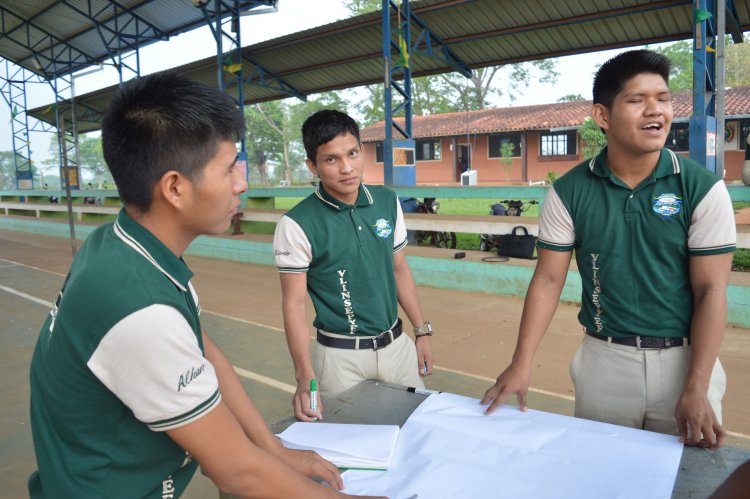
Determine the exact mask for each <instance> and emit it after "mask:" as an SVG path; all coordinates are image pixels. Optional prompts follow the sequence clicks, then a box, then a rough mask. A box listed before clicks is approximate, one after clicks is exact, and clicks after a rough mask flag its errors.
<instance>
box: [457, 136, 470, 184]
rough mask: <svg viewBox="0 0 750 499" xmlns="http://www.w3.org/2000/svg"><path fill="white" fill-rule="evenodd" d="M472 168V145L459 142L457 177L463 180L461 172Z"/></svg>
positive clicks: (458, 180)
mask: <svg viewBox="0 0 750 499" xmlns="http://www.w3.org/2000/svg"><path fill="white" fill-rule="evenodd" d="M470 169H471V147H470V145H469V144H458V145H457V146H456V178H455V180H456V181H457V182H460V181H461V174H462V173H463V172H465V171H467V170H470Z"/></svg>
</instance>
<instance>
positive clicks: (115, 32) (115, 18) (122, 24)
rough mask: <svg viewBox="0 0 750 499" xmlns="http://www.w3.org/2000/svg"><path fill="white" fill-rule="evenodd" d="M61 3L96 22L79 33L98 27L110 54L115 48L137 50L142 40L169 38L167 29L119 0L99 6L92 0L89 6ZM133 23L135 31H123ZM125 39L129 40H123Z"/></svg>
mask: <svg viewBox="0 0 750 499" xmlns="http://www.w3.org/2000/svg"><path fill="white" fill-rule="evenodd" d="M151 1H153V0H148V1H146V2H144V3H141V4H139V5H138V7H142V6H143V5H144V4H147V3H151ZM58 4H62V5H65V6H66V7H68V8H69V9H70V10H72V11H73V12H75V13H76V14H78V15H80V16H81V17H84V18H85V19H88V20H89V21H91V22H92V23H93V24H94V26H93V27H92V28H89V29H87V30H85V31H83V32H82V33H79V34H77V35H76V36H80V34H85V33H88V32H89V31H91V30H96V31H97V33H98V34H99V38H100V39H101V40H102V43H103V44H104V46H105V47H106V48H107V51H108V52H109V53H110V54H112V52H114V51H117V52H120V51H122V50H135V49H137V47H138V44H139V43H140V41H141V40H167V39H169V35H168V34H167V33H165V32H164V31H162V30H161V29H159V28H158V27H157V26H154V25H153V24H151V23H149V22H148V21H146V20H145V19H143V17H141V16H139V15H138V14H136V13H135V9H133V8H128V7H125V6H124V5H122V4H120V3H119V2H116V1H113V0H109V1H108V2H107V5H106V6H105V7H104V8H101V9H99V10H95V8H94V7H93V5H92V0H87V2H86V4H87V8H86V10H82V9H80V8H78V6H76V5H73V4H72V3H71V2H70V0H58ZM107 14H108V15H107ZM132 26H135V34H129V33H125V32H124V30H125V29H127V28H129V27H132ZM123 41H124V42H126V43H123ZM114 43H116V49H113V47H112V45H113V44H114Z"/></svg>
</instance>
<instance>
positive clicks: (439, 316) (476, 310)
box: [0, 231, 750, 499]
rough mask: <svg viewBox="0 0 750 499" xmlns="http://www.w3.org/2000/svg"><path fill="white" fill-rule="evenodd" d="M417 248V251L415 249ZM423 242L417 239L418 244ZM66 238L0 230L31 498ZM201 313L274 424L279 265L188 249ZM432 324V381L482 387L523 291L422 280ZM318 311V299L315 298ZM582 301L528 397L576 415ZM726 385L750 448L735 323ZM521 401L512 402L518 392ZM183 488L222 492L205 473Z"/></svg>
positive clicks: (9, 470) (16, 466) (282, 381)
mask: <svg viewBox="0 0 750 499" xmlns="http://www.w3.org/2000/svg"><path fill="white" fill-rule="evenodd" d="M412 250H413V249H410V251H412ZM416 250H418V248H416ZM70 255H71V250H70V243H69V241H68V240H66V239H64V238H56V237H49V236H40V235H33V234H27V233H20V232H11V231H0V317H2V320H0V339H2V341H3V345H4V348H3V349H2V350H0V396H2V400H3V401H4V403H3V404H2V406H1V407H0V441H2V442H3V445H2V447H1V448H0V497H9V498H16V497H25V496H27V493H26V479H27V477H28V475H29V474H30V473H31V471H33V470H34V469H35V462H34V454H33V447H32V443H31V434H30V429H29V422H28V420H29V418H28V397H29V394H28V365H29V360H30V358H31V352H32V349H33V346H34V343H35V341H36V337H37V335H38V331H39V327H40V326H41V324H42V322H43V320H44V318H45V317H46V314H47V313H48V311H49V307H50V302H51V301H52V300H53V299H54V297H55V296H56V294H57V292H58V290H59V287H60V285H61V284H62V280H63V278H64V274H65V273H66V272H67V269H68V266H69V264H70V261H71V256H70ZM187 260H188V263H189V265H190V266H191V268H192V269H193V271H194V272H195V274H196V277H195V280H194V284H195V286H196V289H197V291H198V293H199V296H200V299H201V307H202V309H203V315H202V321H203V325H204V327H205V328H206V330H207V331H208V333H209V334H210V335H211V336H212V337H213V338H214V339H215V340H216V341H217V343H218V344H219V345H220V346H221V347H222V349H223V350H224V351H225V352H226V353H227V354H228V356H229V357H230V359H231V361H232V363H233V364H234V365H235V367H236V368H237V369H238V371H239V373H240V375H241V378H242V380H243V384H244V386H245V389H246V390H247V391H248V393H249V394H250V397H251V398H252V399H253V401H254V402H255V403H256V405H257V406H258V407H259V409H260V411H261V412H262V414H263V415H264V417H265V418H266V421H268V422H269V423H271V422H274V421H277V420H279V419H282V418H284V417H287V416H289V415H290V414H291V405H290V401H291V392H292V391H293V389H294V388H293V386H294V377H293V370H292V363H291V361H290V359H289V354H288V351H287V348H286V342H285V339H284V334H283V331H282V318H281V312H280V289H279V284H278V276H277V273H276V270H275V269H274V268H272V267H265V266H258V265H248V264H239V263H233V262H226V261H219V260H212V259H206V258H197V257H189V258H187ZM420 296H421V300H422V303H423V308H424V310H425V315H426V317H428V318H429V319H430V320H431V321H432V322H433V324H434V327H435V337H434V342H433V344H434V351H435V355H436V365H437V368H436V370H435V374H434V375H433V376H431V377H430V378H429V379H428V380H427V385H428V387H429V388H433V389H439V390H443V391H449V392H453V393H459V394H462V395H467V396H473V397H481V395H482V394H483V393H484V391H485V390H486V389H487V388H488V387H489V386H490V385H491V384H492V382H493V381H494V377H495V376H497V374H498V373H499V372H500V371H501V370H502V369H503V368H504V367H505V365H506V364H507V362H508V361H509V359H510V356H511V354H512V352H513V347H514V345H515V338H516V333H517V328H518V321H519V319H520V315H521V308H522V301H521V300H520V299H515V298H504V297H498V296H490V295H484V294H479V293H459V292H453V291H445V290H438V289H433V288H420ZM309 309H310V310H309V313H310V317H311V319H312V307H309ZM577 313H578V308H577V307H576V306H572V305H561V306H560V307H559V308H558V311H557V313H556V315H555V318H554V320H553V324H552V325H551V327H550V330H549V331H548V333H547V335H546V337H545V339H544V341H543V342H542V344H541V346H540V348H539V351H538V353H537V356H536V365H535V367H534V371H533V373H532V388H533V390H534V391H533V392H532V393H531V394H530V396H529V405H530V406H531V407H533V408H535V409H540V410H545V411H549V412H556V413H561V414H572V395H573V387H572V383H571V382H570V378H569V375H568V363H569V361H570V359H571V358H572V356H573V353H574V351H575V349H576V348H577V345H578V342H579V341H580V336H581V332H580V327H579V326H578V325H577V320H576V314H577ZM721 358H722V361H723V362H724V366H725V369H726V371H727V376H728V379H729V387H728V391H727V395H726V398H725V403H724V412H725V427H726V428H727V429H728V430H729V431H730V432H731V436H730V438H729V441H728V444H729V445H736V446H741V447H750V437H748V435H750V417H748V415H750V385H749V384H747V383H743V381H742V380H747V379H750V331H749V330H745V329H735V328H729V329H727V331H726V337H725V341H724V343H723V346H722V353H721ZM510 402H511V403H515V400H511V401H510ZM185 497H188V498H191V499H195V498H205V497H217V492H216V489H215V487H214V486H213V485H212V484H211V482H210V481H209V480H207V479H206V478H205V477H201V476H196V478H195V479H194V480H193V482H192V483H191V486H190V488H189V489H188V492H187V494H186V496H185Z"/></svg>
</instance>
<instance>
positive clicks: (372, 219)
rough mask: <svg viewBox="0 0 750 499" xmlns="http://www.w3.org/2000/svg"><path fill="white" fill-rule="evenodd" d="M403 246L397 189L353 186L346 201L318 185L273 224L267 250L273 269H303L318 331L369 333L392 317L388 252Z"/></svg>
mask: <svg viewBox="0 0 750 499" xmlns="http://www.w3.org/2000/svg"><path fill="white" fill-rule="evenodd" d="M404 246H406V226H405V225H404V216H403V214H402V213H401V206H400V204H399V202H398V198H397V197H396V193H394V192H393V191H391V190H389V189H386V188H385V187H383V186H365V185H364V184H363V185H362V186H361V187H360V189H359V195H358V197H357V202H356V203H355V204H354V205H346V204H344V203H342V202H340V201H338V200H336V199H335V198H333V197H332V196H330V195H329V194H328V193H327V192H326V191H325V189H324V188H323V186H322V185H320V186H319V187H318V189H317V190H316V191H315V192H314V193H313V194H311V195H310V196H308V197H307V198H305V199H303V200H302V201H301V202H300V203H299V204H297V206H295V207H294V208H292V209H291V210H289V212H288V213H287V214H286V215H284V216H283V217H282V218H281V220H280V221H279V223H278V225H277V226H276V233H275V235H274V238H273V250H274V255H275V258H276V267H277V268H278V269H279V272H306V273H307V289H308V292H309V293H310V298H311V299H312V302H313V305H314V306H315V312H316V317H315V321H314V323H313V324H314V325H315V327H316V328H319V329H322V330H324V331H329V332H333V333H340V334H351V335H355V336H372V335H377V334H379V333H381V332H383V331H386V330H388V329H389V328H390V327H391V326H392V325H393V324H394V323H395V322H396V319H397V317H398V298H397V294H396V278H395V275H394V273H393V253H395V252H397V251H399V250H400V249H401V248H403V247H404Z"/></svg>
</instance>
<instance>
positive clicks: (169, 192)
mask: <svg viewBox="0 0 750 499" xmlns="http://www.w3.org/2000/svg"><path fill="white" fill-rule="evenodd" d="M189 182H190V181H189V180H188V179H187V177H185V176H184V175H182V174H181V173H179V172H177V171H175V170H170V171H168V172H166V173H165V174H164V175H162V176H161V178H160V179H159V181H158V182H157V183H156V188H155V189H154V198H155V199H156V198H157V197H158V198H161V199H163V200H164V201H165V202H166V203H168V204H169V205H171V206H172V207H173V208H174V209H175V210H177V211H180V210H182V208H183V207H184V205H185V201H186V200H185V194H186V193H187V187H188V185H187V184H188V183H189Z"/></svg>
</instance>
